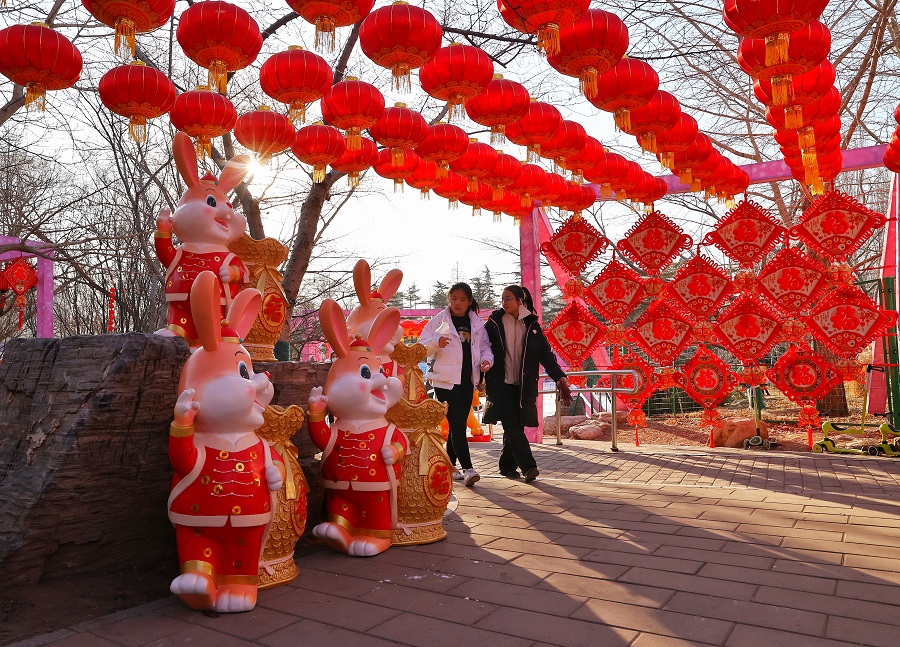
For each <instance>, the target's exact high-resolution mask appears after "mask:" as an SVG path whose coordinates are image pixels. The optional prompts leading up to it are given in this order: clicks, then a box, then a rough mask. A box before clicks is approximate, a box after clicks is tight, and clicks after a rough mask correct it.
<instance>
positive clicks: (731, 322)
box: [716, 293, 782, 365]
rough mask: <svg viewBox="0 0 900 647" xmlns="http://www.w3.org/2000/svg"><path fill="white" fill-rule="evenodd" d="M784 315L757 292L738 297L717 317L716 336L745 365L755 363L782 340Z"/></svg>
mask: <svg viewBox="0 0 900 647" xmlns="http://www.w3.org/2000/svg"><path fill="white" fill-rule="evenodd" d="M781 318H782V316H781V315H779V314H778V313H777V312H775V311H774V310H773V309H772V308H771V307H770V306H769V305H768V304H767V303H766V302H765V301H764V300H763V299H762V298H760V297H759V296H757V295H756V294H753V293H744V294H741V295H740V296H738V298H736V299H735V300H734V301H732V302H731V304H730V305H729V306H728V307H727V308H725V309H724V310H723V311H722V312H721V313H720V314H719V316H718V318H717V319H716V337H717V338H718V341H719V343H720V344H721V345H722V346H723V347H724V348H725V350H727V351H728V352H729V353H731V354H732V355H734V356H735V357H736V358H737V359H738V360H739V361H740V362H742V363H743V364H745V365H747V364H752V363H754V362H756V360H758V359H760V358H761V357H763V356H764V355H765V354H766V353H768V352H769V351H770V350H772V347H773V346H775V344H777V343H778V342H779V341H780V335H781Z"/></svg>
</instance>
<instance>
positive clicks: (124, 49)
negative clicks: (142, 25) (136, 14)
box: [113, 18, 137, 58]
mask: <svg viewBox="0 0 900 647" xmlns="http://www.w3.org/2000/svg"><path fill="white" fill-rule="evenodd" d="M113 46H114V48H115V51H116V54H118V55H119V56H127V57H130V58H134V57H135V54H136V52H137V50H136V48H135V41H134V21H133V20H129V19H128V18H119V19H118V20H116V39H115V43H114V44H113Z"/></svg>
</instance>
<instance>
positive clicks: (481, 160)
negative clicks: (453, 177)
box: [450, 138, 500, 192]
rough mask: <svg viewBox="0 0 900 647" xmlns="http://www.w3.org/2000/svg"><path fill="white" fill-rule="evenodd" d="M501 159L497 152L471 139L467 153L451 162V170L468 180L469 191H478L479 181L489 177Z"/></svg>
mask: <svg viewBox="0 0 900 647" xmlns="http://www.w3.org/2000/svg"><path fill="white" fill-rule="evenodd" d="M499 158H500V156H499V154H498V153H497V151H496V150H494V149H493V148H491V147H490V146H488V145H487V144H482V143H481V142H479V141H478V140H477V139H474V138H470V139H469V146H468V147H467V148H466V152H465V153H463V154H462V155H460V156H459V157H458V158H456V159H455V160H453V161H452V162H450V170H452V171H453V172H454V173H458V174H460V175H462V176H463V177H465V178H466V179H467V180H468V184H467V190H468V191H471V192H474V191H477V190H478V180H480V179H481V178H483V177H485V176H487V175H488V174H489V173H490V172H491V169H493V167H494V165H495V164H496V163H497V160H498V159H499Z"/></svg>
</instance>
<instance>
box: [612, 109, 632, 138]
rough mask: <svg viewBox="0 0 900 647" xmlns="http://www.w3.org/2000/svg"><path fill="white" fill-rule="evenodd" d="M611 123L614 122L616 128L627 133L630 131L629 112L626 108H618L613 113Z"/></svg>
mask: <svg viewBox="0 0 900 647" xmlns="http://www.w3.org/2000/svg"><path fill="white" fill-rule="evenodd" d="M613 121H615V122H616V128H618V129H619V130H621V131H624V132H626V133H627V132H628V131H629V130H631V111H630V110H629V109H628V108H619V109H618V110H616V111H615V112H614V113H613Z"/></svg>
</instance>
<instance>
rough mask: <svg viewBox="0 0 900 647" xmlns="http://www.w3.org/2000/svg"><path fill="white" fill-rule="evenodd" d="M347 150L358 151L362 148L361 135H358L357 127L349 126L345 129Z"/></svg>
mask: <svg viewBox="0 0 900 647" xmlns="http://www.w3.org/2000/svg"><path fill="white" fill-rule="evenodd" d="M345 139H346V140H347V150H348V151H358V150H359V149H360V147H361V146H362V135H360V133H359V126H350V127H349V128H348V129H347V136H346V138H345Z"/></svg>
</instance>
